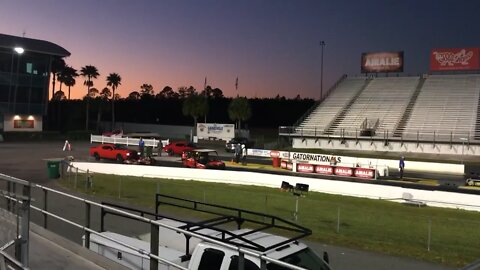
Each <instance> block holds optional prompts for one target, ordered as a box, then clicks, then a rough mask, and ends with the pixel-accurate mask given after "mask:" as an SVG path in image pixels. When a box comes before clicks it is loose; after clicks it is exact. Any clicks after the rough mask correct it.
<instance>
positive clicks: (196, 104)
mask: <svg viewBox="0 0 480 270" xmlns="http://www.w3.org/2000/svg"><path fill="white" fill-rule="evenodd" d="M182 112H183V115H186V116H191V117H192V118H193V127H194V133H196V130H197V121H198V117H200V116H203V115H206V114H207V113H208V100H207V98H205V97H204V96H201V95H198V94H197V93H193V94H191V95H189V96H188V97H187V98H186V99H185V100H184V101H183V106H182Z"/></svg>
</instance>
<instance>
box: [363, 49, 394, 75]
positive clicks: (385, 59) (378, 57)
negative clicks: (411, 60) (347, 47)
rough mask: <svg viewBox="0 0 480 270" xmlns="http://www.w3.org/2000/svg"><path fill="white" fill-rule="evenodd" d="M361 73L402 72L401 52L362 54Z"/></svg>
mask: <svg viewBox="0 0 480 270" xmlns="http://www.w3.org/2000/svg"><path fill="white" fill-rule="evenodd" d="M361 68H362V73H377V72H403V52H374V53H362V66H361Z"/></svg>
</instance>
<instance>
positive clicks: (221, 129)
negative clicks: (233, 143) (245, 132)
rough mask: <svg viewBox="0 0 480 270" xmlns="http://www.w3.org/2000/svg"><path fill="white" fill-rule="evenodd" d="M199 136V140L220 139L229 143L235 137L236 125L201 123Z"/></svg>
mask: <svg viewBox="0 0 480 270" xmlns="http://www.w3.org/2000/svg"><path fill="white" fill-rule="evenodd" d="M197 136H198V138H199V139H207V140H208V139H216V140H218V139H220V140H226V141H228V140H230V139H232V138H233V137H235V125H233V124H216V123H200V124H198V125H197Z"/></svg>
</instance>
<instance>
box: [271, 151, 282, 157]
mask: <svg viewBox="0 0 480 270" xmlns="http://www.w3.org/2000/svg"><path fill="white" fill-rule="evenodd" d="M270 156H271V157H272V158H278V157H280V152H279V151H270Z"/></svg>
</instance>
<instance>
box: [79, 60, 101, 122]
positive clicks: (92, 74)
mask: <svg viewBox="0 0 480 270" xmlns="http://www.w3.org/2000/svg"><path fill="white" fill-rule="evenodd" d="M80 75H82V77H84V78H85V82H84V83H83V84H84V85H86V86H87V102H86V103H87V106H86V119H85V130H88V118H89V113H90V112H89V109H90V108H89V107H90V99H89V96H90V87H92V86H93V82H92V79H96V78H97V77H98V76H99V75H100V74H99V73H98V69H97V68H96V67H95V66H91V65H86V66H84V67H82V69H81V70H80Z"/></svg>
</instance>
